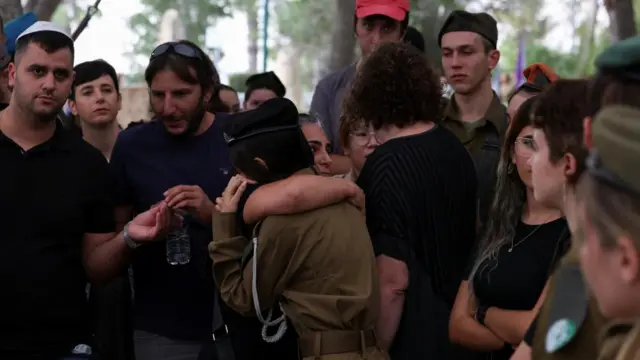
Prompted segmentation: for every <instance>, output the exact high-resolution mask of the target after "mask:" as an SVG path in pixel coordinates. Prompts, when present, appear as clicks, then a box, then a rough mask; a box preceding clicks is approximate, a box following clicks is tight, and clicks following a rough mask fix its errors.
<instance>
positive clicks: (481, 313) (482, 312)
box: [475, 305, 489, 326]
mask: <svg viewBox="0 0 640 360" xmlns="http://www.w3.org/2000/svg"><path fill="white" fill-rule="evenodd" d="M487 310H489V307H488V306H483V305H480V306H478V308H477V309H476V316H475V318H476V321H477V322H478V323H479V324H480V325H483V326H484V318H485V317H486V316H487Z"/></svg>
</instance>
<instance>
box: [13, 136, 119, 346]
mask: <svg viewBox="0 0 640 360" xmlns="http://www.w3.org/2000/svg"><path fill="white" fill-rule="evenodd" d="M0 163H1V164H2V166H3V167H4V168H5V170H3V171H2V176H0V213H1V214H2V216H1V217H0V229H2V236H0V239H1V242H2V251H1V252H0V274H1V275H0V292H1V293H2V295H3V296H2V297H3V306H2V312H1V313H0V319H2V320H0V357H1V358H3V359H35V358H37V359H55V358H58V357H61V356H64V355H69V354H70V352H71V351H72V349H73V347H74V346H76V345H78V344H82V343H84V344H90V343H91V329H90V326H89V324H88V323H87V319H88V316H87V315H88V308H87V300H86V292H85V286H86V283H87V279H86V276H85V272H84V267H83V263H82V239H83V235H84V234H85V233H111V232H114V231H115V224H114V219H113V206H112V202H111V201H112V196H111V194H112V192H111V184H110V182H109V170H108V165H107V162H106V160H105V158H104V156H102V154H101V153H100V152H99V151H98V150H97V149H95V148H94V147H92V146H91V145H89V144H87V143H86V142H84V141H83V140H82V139H80V138H78V137H77V136H73V135H71V134H69V133H68V132H66V131H65V130H63V129H62V127H61V126H58V127H57V128H56V131H55V134H54V136H53V137H52V138H51V139H50V140H48V141H46V142H45V143H43V144H40V145H38V146H36V147H34V148H32V149H29V150H28V151H23V150H22V149H21V148H20V147H19V146H18V145H17V144H16V143H15V142H13V141H12V140H11V139H9V138H8V137H6V136H4V135H3V134H2V133H0Z"/></svg>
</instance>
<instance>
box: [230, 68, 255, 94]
mask: <svg viewBox="0 0 640 360" xmlns="http://www.w3.org/2000/svg"><path fill="white" fill-rule="evenodd" d="M251 75H253V74H248V73H237V74H231V75H229V86H231V87H232V88H234V89H235V90H236V91H237V92H239V93H243V92H246V91H247V86H246V85H245V83H246V82H247V79H248V78H249V76H251Z"/></svg>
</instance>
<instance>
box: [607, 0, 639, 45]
mask: <svg viewBox="0 0 640 360" xmlns="http://www.w3.org/2000/svg"><path fill="white" fill-rule="evenodd" d="M604 6H605V7H606V9H607V13H608V14H609V28H610V30H611V39H612V41H613V42H616V41H619V40H624V39H626V38H629V37H632V36H635V35H636V34H637V30H636V23H635V19H634V14H635V12H634V11H633V1H632V0H605V2H604Z"/></svg>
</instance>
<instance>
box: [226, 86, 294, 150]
mask: <svg viewBox="0 0 640 360" xmlns="http://www.w3.org/2000/svg"><path fill="white" fill-rule="evenodd" d="M222 127H223V131H224V138H225V140H226V141H227V145H229V146H233V145H234V144H237V143H238V142H240V141H242V140H245V139H249V138H252V137H254V136H258V135H262V134H267V133H272V132H278V131H288V130H296V129H299V128H300V126H299V125H298V109H297V108H296V106H295V105H294V104H293V103H292V102H291V100H289V99H286V98H273V99H271V100H268V101H266V102H264V103H263V104H262V105H260V106H258V107H257V108H255V109H253V110H248V111H244V112H239V113H236V114H233V115H231V116H229V117H228V118H227V119H226V121H225V122H224V123H223V125H222Z"/></svg>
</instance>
